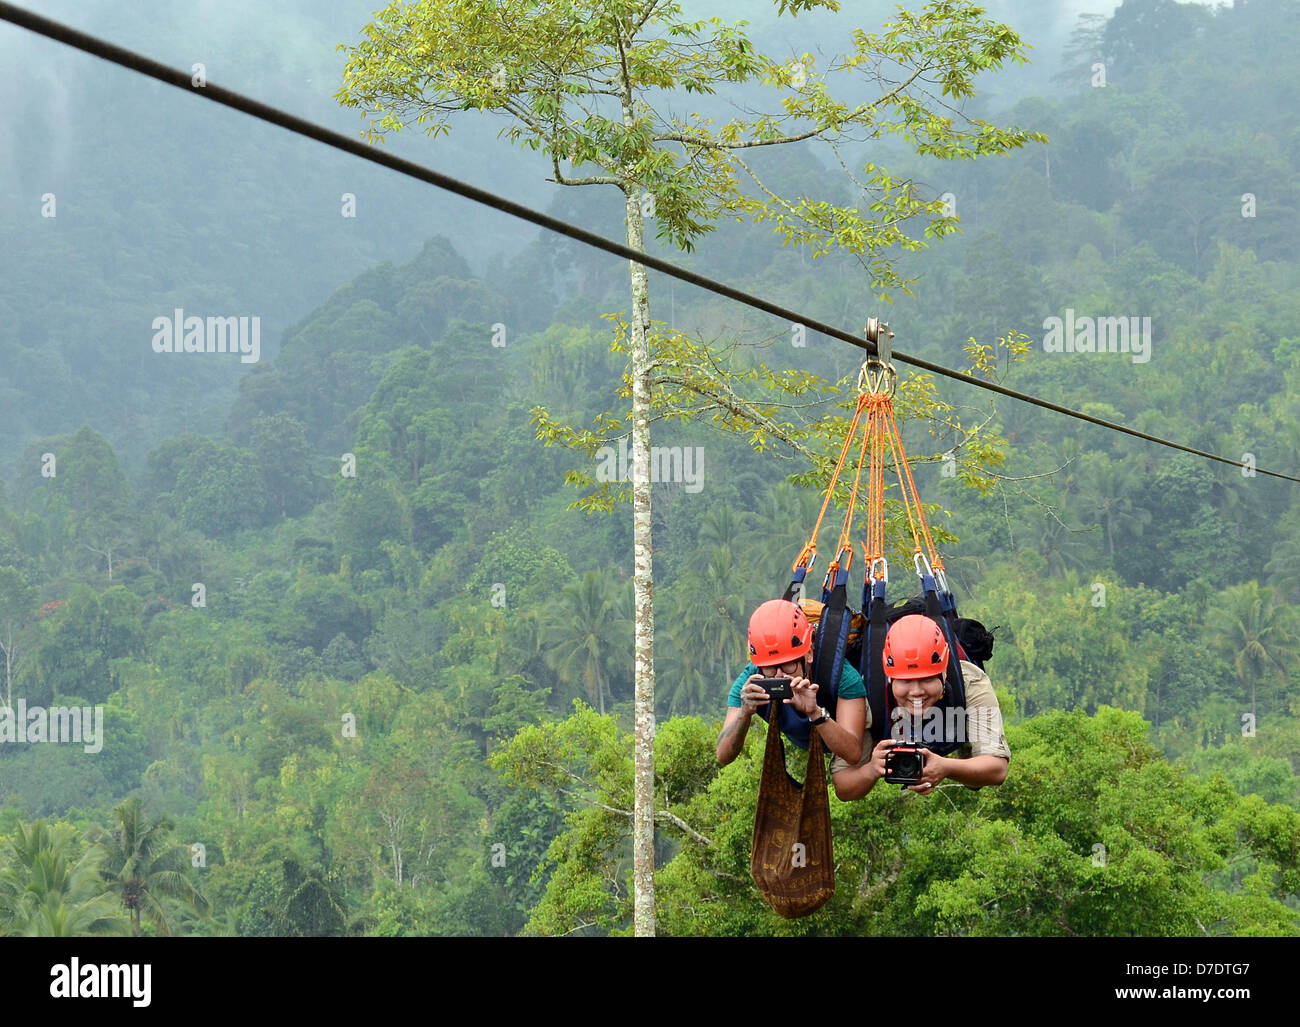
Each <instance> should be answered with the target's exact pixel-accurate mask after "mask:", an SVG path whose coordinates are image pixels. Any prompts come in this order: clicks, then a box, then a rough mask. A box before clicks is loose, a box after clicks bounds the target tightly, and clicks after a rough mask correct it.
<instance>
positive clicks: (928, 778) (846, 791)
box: [831, 614, 1011, 801]
mask: <svg viewBox="0 0 1300 1027" xmlns="http://www.w3.org/2000/svg"><path fill="white" fill-rule="evenodd" d="M882 662H883V664H884V671H885V676H886V678H887V679H888V681H889V698H890V699H891V700H892V715H891V718H890V719H891V720H892V721H893V724H892V730H891V737H888V738H884V737H881V735H882V734H883V731H884V725H878V726H876V729H875V730H874V731H871V732H870V734H869V737H871V738H872V739H873V740H874V741H875V745H874V746H872V747H864V748H865V751H864V752H863V755H862V757H861V759H860V760H859V761H857V762H856V765H854V763H851V762H849V761H847V760H843V759H839V758H837V759H835V760H832V761H831V780H832V782H833V783H834V785H835V794H836V795H838V796H839V797H840V798H841V799H842V800H845V801H849V800H852V799H860V798H862V797H863V796H864V795H866V794H867V793H868V792H869V791H871V789H872V788H874V787H875V784H876V782H877V781H880V780H882V779H883V780H885V781H887V782H889V783H891V784H901V785H903V786H904V787H906V788H908V789H910V790H911V791H914V792H918V793H919V794H921V795H929V794H932V793H933V792H934V790H935V789H936V788H937V787H938V786H939V783H940V782H941V781H943V780H944V779H945V778H952V780H954V781H958V782H960V783H961V784H964V785H965V786H966V787H967V788H982V787H984V786H985V785H1000V784H1001V783H1002V782H1003V781H1005V780H1006V776H1007V763H1008V761H1009V760H1010V759H1011V749H1010V748H1009V747H1008V746H1007V740H1006V736H1005V735H1004V733H1003V730H1002V713H1001V710H1000V709H999V708H998V702H997V696H996V695H994V693H993V684H992V682H991V681H990V680H989V676H988V675H987V674H986V673H984V671H982V670H980V668H979V667H977V666H976V665H975V664H973V663H969V662H967V661H966V660H962V661H961V672H962V680H963V681H964V682H965V692H966V703H965V705H964V706H959V707H950V708H949V709H947V710H945V711H944V713H945V714H946V715H947V716H946V717H939V716H938V714H939V712H940V711H939V705H940V703H941V702H942V701H943V700H944V698H945V696H946V694H947V667H948V642H947V639H945V638H944V635H943V631H942V630H941V629H940V627H939V625H938V624H937V623H935V622H934V621H933V620H931V619H930V618H929V617H927V616H925V615H923V614H911V615H909V616H906V617H901V618H899V619H898V620H897V621H895V622H894V624H893V626H892V627H891V628H890V629H889V634H887V635H886V636H885V645H884V653H883V658H882ZM936 668H937V669H940V673H938V674H935V673H934V671H935V669H936ZM870 716H871V711H870V707H868V708H867V724H866V726H867V728H868V729H871V728H872V727H873V725H872V723H871V719H870ZM936 720H938V721H940V723H941V725H942V728H943V731H942V735H941V737H942V738H943V740H944V741H945V743H947V744H948V746H950V747H952V748H953V749H954V750H955V751H956V752H957V753H958V754H959V755H958V756H956V757H950V756H946V755H940V754H939V753H937V752H934V751H933V750H932V749H930V748H929V747H928V746H927V745H926V742H927V741H929V742H930V743H931V744H933V743H934V741H935V739H934V738H933V737H930V734H929V731H928V728H927V729H926V730H922V725H923V724H927V725H930V726H933V724H934V722H935V721H936ZM945 721H946V722H945ZM918 734H919V737H918ZM904 756H906V757H915V758H913V759H901V758H900V757H904Z"/></svg>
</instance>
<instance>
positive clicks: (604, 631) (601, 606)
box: [546, 571, 622, 716]
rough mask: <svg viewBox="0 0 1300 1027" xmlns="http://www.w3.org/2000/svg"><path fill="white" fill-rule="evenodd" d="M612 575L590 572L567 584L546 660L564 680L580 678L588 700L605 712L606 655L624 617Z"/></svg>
mask: <svg viewBox="0 0 1300 1027" xmlns="http://www.w3.org/2000/svg"><path fill="white" fill-rule="evenodd" d="M617 600H618V596H617V595H616V593H615V590H614V588H613V587H612V586H611V584H610V581H609V576H608V575H606V574H602V573H600V572H599V571H588V572H587V573H586V574H584V575H583V576H582V578H581V580H579V581H575V582H573V583H571V584H568V585H565V586H564V588H563V589H562V590H561V592H560V602H559V604H558V607H557V609H556V612H555V615H554V616H553V617H552V618H551V619H550V624H549V625H548V630H547V651H546V662H547V663H548V664H549V665H550V667H551V669H552V670H554V671H555V673H556V675H557V676H558V677H559V678H560V680H561V681H564V682H566V683H573V682H576V681H578V680H581V681H582V683H583V686H584V687H585V688H586V691H587V699H588V701H589V702H590V703H591V704H592V705H594V706H596V707H597V708H598V709H599V710H600V713H601V715H602V716H604V713H605V692H606V684H605V673H604V670H605V668H604V663H605V655H606V652H607V651H608V650H611V649H612V648H613V646H614V645H615V642H616V639H617V635H618V629H619V627H620V625H621V620H622V618H621V617H620V616H619V610H618V608H617V607H618V602H617Z"/></svg>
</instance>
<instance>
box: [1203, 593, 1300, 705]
mask: <svg viewBox="0 0 1300 1027" xmlns="http://www.w3.org/2000/svg"><path fill="white" fill-rule="evenodd" d="M1210 623H1211V624H1213V625H1214V630H1215V635H1216V637H1217V640H1218V642H1219V645H1220V647H1221V648H1222V649H1223V650H1224V652H1225V654H1226V655H1227V656H1228V657H1229V658H1230V659H1231V660H1232V666H1233V669H1234V670H1235V671H1236V672H1237V680H1238V681H1240V682H1241V685H1242V688H1243V689H1244V688H1246V686H1247V683H1249V687H1250V713H1251V716H1252V718H1253V717H1254V715H1255V686H1256V684H1257V683H1258V682H1259V680H1260V679H1261V678H1263V679H1265V680H1273V681H1278V682H1281V683H1285V682H1286V679H1287V671H1286V664H1285V661H1287V660H1290V659H1294V658H1295V656H1296V653H1297V646H1298V643H1300V636H1298V635H1297V630H1296V619H1295V612H1294V611H1293V610H1292V608H1291V607H1290V606H1288V605H1286V604H1285V603H1279V602H1277V600H1276V593H1274V591H1273V590H1272V589H1271V588H1260V585H1259V582H1257V581H1247V582H1244V583H1243V584H1240V585H1233V586H1232V587H1231V588H1226V589H1224V590H1223V593H1222V594H1221V596H1220V598H1219V602H1218V603H1217V604H1216V606H1215V609H1214V611H1213V612H1212V613H1211V615H1210Z"/></svg>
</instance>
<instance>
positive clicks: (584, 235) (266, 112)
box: [0, 0, 1300, 482]
mask: <svg viewBox="0 0 1300 1027" xmlns="http://www.w3.org/2000/svg"><path fill="white" fill-rule="evenodd" d="M0 21H7V22H10V23H11V24H14V25H17V26H19V27H20V28H24V29H27V30H28V31H30V32H34V33H36V34H37V35H42V36H45V37H47V38H49V39H53V40H55V41H56V42H59V43H63V44H65V45H67V46H71V47H74V48H75V49H78V50H82V51H84V52H86V53H88V54H90V55H92V56H94V57H99V58H101V59H103V60H106V61H110V62H111V63H113V64H118V65H120V66H122V67H124V68H128V69H130V70H131V71H135V72H139V73H140V74H141V75H147V76H148V77H149V78H154V79H157V80H158V81H160V82H165V83H167V84H168V85H172V86H175V87H176V88H178V89H181V90H184V91H185V92H187V93H192V94H197V95H199V96H202V97H204V98H206V99H208V100H211V101H213V102H214V103H218V104H221V105H222V106H225V107H231V108H233V109H235V110H237V111H242V112H243V113H244V114H248V115H250V116H252V117H254V118H257V119H259V120H260V121H265V122H268V123H270V124H272V125H277V126H279V127H280V128H283V129H286V130H287V131H289V132H293V133H295V134H297V135H301V136H306V137H307V138H309V139H315V140H316V141H317V142H319V143H324V144H325V145H326V146H332V147H333V148H334V149H336V150H342V151H344V152H345V153H350V154H353V155H354V156H357V157H360V158H361V159H362V160H368V161H370V162H371V163H373V164H379V165H382V166H384V167H386V168H389V169H391V170H393V171H396V172H398V173H400V174H403V175H406V176H407V177H409V178H415V179H418V180H419V181H421V182H427V183H428V184H429V185H434V186H437V187H438V188H439V189H443V190H446V191H447V192H451V193H455V194H456V195H458V196H463V197H465V198H466V199H468V200H473V201H474V202H475V203H479V204H482V205H484V206H487V207H492V208H493V209H495V210H499V211H501V212H502V213H505V214H510V215H511V216H513V217H517V218H519V219H521V220H523V221H529V222H531V223H532V224H535V225H537V226H539V227H541V228H545V229H547V230H549V231H552V232H556V233H558V234H560V235H566V236H568V237H569V238H570V239H576V240H577V241H578V242H581V243H585V244H586V245H588V246H592V247H594V248H595V249H598V250H604V251H605V252H606V253H612V254H613V255H614V256H617V257H624V258H625V259H627V260H629V261H632V262H633V263H637V264H642V265H644V266H645V267H648V268H653V269H654V270H656V271H659V272H662V273H663V274H666V275H670V276H671V277H673V278H676V279H679V280H680V281H683V282H686V283H688V284H690V285H694V286H697V287H698V288H700V289H704V290H706V291H708V292H712V293H715V294H717V295H719V296H723V297H725V298H727V299H729V300H734V301H735V302H737V303H741V304H744V305H745V306H748V307H753V308H754V309H756V310H761V311H763V312H764V313H767V314H771V315H772V316H773V317H778V318H780V319H782V320H783V321H788V322H790V323H791V324H801V325H804V326H806V327H808V328H811V329H813V330H814V331H817V332H820V333H821V334H823V335H827V336H830V337H831V338H833V339H839V340H840V341H841V342H847V343H848V344H849V345H851V346H856V347H857V348H858V349H862V350H866V351H867V352H868V353H869V354H871V355H872V356H875V357H878V356H879V351H878V349H877V347H876V346H875V345H874V344H872V343H870V342H867V341H866V340H864V339H861V338H859V337H857V336H854V335H850V334H849V333H848V332H846V331H844V330H842V329H840V328H836V327H835V326H834V325H829V324H826V323H824V322H821V321H818V320H816V319H814V318H810V317H805V316H804V315H802V314H800V313H799V312H798V311H795V310H790V309H789V308H787V307H782V306H780V305H779V304H776V303H771V302H769V301H767V300H764V299H761V298H760V297H758V296H753V295H750V294H749V293H747V292H743V291H741V290H740V289H736V288H733V287H732V286H729V285H726V284H724V283H722V282H718V281H715V280H713V279H711V278H706V277H705V276H703V275H699V274H696V273H695V272H693V271H688V270H686V269H685V268H680V267H677V266H676V265H674V264H671V263H669V262H668V261H667V260H664V259H662V258H661V257H656V256H653V255H651V254H649V253H643V252H640V251H638V250H634V249H632V248H631V247H630V246H627V245H624V244H623V243H618V242H615V241H613V240H612V239H606V238H605V237H604V236H600V235H596V234H595V233H594V232H588V231H587V230H585V229H582V228H578V227H577V226H576V225H571V224H569V223H568V222H565V221H561V220H560V219H558V218H554V217H551V216H550V215H549V214H543V213H541V212H540V211H535V210H533V209H532V208H530V207H525V206H524V205H523V204H520V203H516V202H514V201H513V200H510V199H507V198H506V197H504V196H498V195H496V194H495V193H491V192H488V191H487V190H485V189H479V188H478V187H477V186H473V185H470V184H469V183H467V182H462V181H460V180H459V179H455V178H452V177H451V176H449V175H444V174H442V173H441V172H439V171H434V170H433V169H432V168H428V167H425V166H424V165H422V164H416V163H415V162H414V161H409V160H405V159H403V158H401V157H396V156H394V155H393V154H391V153H389V152H387V151H385V150H380V149H376V148H375V147H373V146H370V145H368V144H367V143H365V142H363V141H361V140H360V139H354V138H352V137H350V136H345V135H343V134H342V133H341V132H335V131H334V130H333V129H329V128H325V127H324V126H323V125H317V124H315V123H314V122H311V121H307V120H305V119H303V118H299V117H297V116H296V115H293V114H290V113H288V112H287V111H283V110H280V109H279V108H277V107H272V106H270V105H268V104H264V103H261V102H260V101H258V100H254V99H252V98H250V97H247V96H244V95H242V94H241V93H236V92H233V91H232V90H229V89H224V88H222V87H221V86H217V85H213V84H212V83H211V82H206V83H205V84H204V85H202V86H196V85H194V83H193V80H192V77H191V74H190V73H189V72H186V71H182V70H178V69H176V68H169V67H168V66H167V65H165V64H161V63H159V62H158V61H155V60H153V59H152V58H149V57H146V56H144V55H143V54H140V53H137V52H135V51H133V50H127V49H125V48H123V47H120V46H117V45H116V44H114V43H110V42H108V41H107V40H104V39H100V38H99V37H97V36H92V35H89V34H87V33H85V32H81V31H80V30H78V29H74V28H72V27H70V26H68V25H64V24H62V23H61V22H57V21H51V20H50V19H49V18H45V17H42V16H41V15H39V14H35V13H33V12H31V11H29V10H27V9H26V8H23V7H17V6H15V5H13V4H10V3H6V2H5V0H0ZM892 359H894V360H899V361H902V362H903V363H905V364H910V365H912V366H913V367H919V368H921V369H922V370H924V371H929V372H931V373H932V374H937V375H940V376H941V377H944V378H951V379H953V380H955V381H959V382H964V383H966V384H967V385H974V386H976V387H977V388H981V389H987V390H988V391H989V392H996V393H998V394H999V395H1002V396H1007V397H1009V398H1010V399H1015V400H1019V401H1021V402H1022V403H1030V404H1033V405H1034V406H1037V407H1042V408H1043V409H1044V410H1053V411H1055V412H1056V413H1058V414H1064V415H1065V416H1067V417H1073V418H1076V419H1077V420H1080V421H1087V422H1089V423H1090V424H1096V425H1100V426H1101V427H1103V428H1108V429H1110V430H1111V431H1117V432H1122V433H1124V434H1125V435H1132V436H1133V437H1134V438H1138V439H1145V440H1146V441H1147V442H1154V443H1156V444H1157V445H1161V446H1167V447H1169V448H1170V449H1177V450H1181V451H1182V452H1184V453H1191V454H1193V455H1194V456H1200V457H1204V458H1206V459H1207V460H1217V461H1218V462H1219V463H1224V464H1228V465H1230V466H1232V467H1246V466H1247V465H1246V464H1245V463H1243V462H1242V461H1240V460H1229V459H1228V458H1227V457H1224V456H1219V455H1217V454H1215V453H1207V452H1205V450H1202V449H1194V448H1193V447H1191V446H1184V445H1183V444H1182V443H1179V442H1171V441H1169V440H1168V439H1162V438H1159V437H1157V436H1155V435H1148V434H1147V433H1146V432H1142V431H1138V430H1137V429H1135V428H1127V427H1125V426H1124V425H1122V424H1116V423H1115V422H1113V421H1107V420H1105V419H1104V418H1100V417H1093V416H1092V415H1091V414H1085V413H1082V412H1081V411H1078V410H1072V409H1070V408H1069V407H1066V406H1061V405H1060V404H1059V403H1053V402H1051V401H1050V400H1045V399H1039V398H1037V397H1036V396H1030V395H1027V394H1026V393H1023V392H1017V391H1016V390H1014V389H1008V388H1006V387H1005V386H1003V385H999V384H997V383H996V382H986V381H980V380H979V379H977V378H972V377H971V376H970V375H967V374H962V373H961V372H959V371H953V370H952V369H950V368H947V367H944V366H943V365H941V364H934V363H931V362H930V361H928V360H922V359H920V358H919V357H910V356H908V355H907V354H905V353H901V352H899V351H898V350H894V351H893V353H892ZM1254 470H1255V473H1257V474H1266V475H1268V476H1269V477H1272V478H1281V479H1284V480H1285V481H1294V482H1300V478H1297V477H1293V476H1292V475H1289V474H1281V473H1279V472H1277V471H1268V470H1265V469H1264V468H1262V467H1256V468H1254Z"/></svg>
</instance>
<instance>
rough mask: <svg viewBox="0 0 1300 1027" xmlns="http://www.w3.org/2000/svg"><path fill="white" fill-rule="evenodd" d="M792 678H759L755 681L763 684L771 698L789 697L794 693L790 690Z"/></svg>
mask: <svg viewBox="0 0 1300 1027" xmlns="http://www.w3.org/2000/svg"><path fill="white" fill-rule="evenodd" d="M790 680H791V679H790V678H759V679H758V680H757V681H755V682H754V684H756V685H760V686H762V689H763V691H764V692H766V693H767V695H768V698H770V699H789V698H790V697H791V696H793V695H794V692H792V691H791V690H790Z"/></svg>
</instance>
